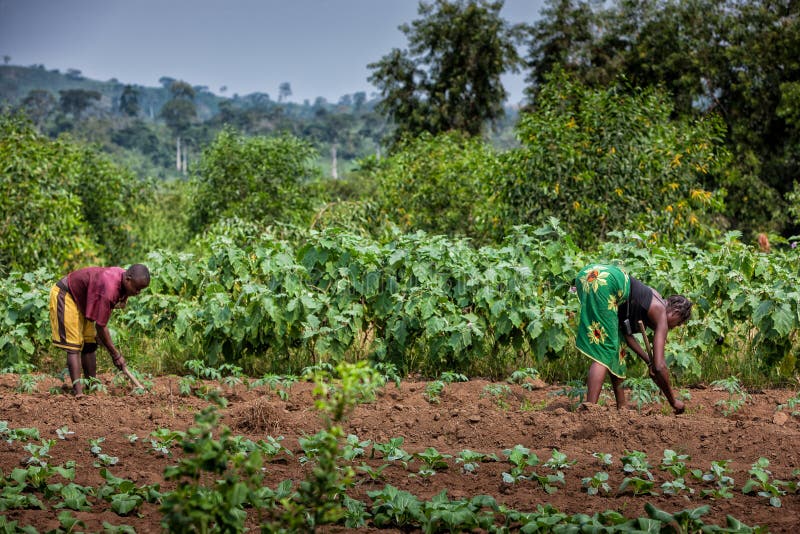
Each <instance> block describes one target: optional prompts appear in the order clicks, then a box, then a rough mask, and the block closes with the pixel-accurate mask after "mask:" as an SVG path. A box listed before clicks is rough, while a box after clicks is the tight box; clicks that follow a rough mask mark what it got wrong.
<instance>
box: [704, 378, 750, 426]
mask: <svg viewBox="0 0 800 534" xmlns="http://www.w3.org/2000/svg"><path fill="white" fill-rule="evenodd" d="M711 386H712V387H714V388H715V389H721V390H724V391H727V392H728V398H727V399H723V400H720V401H717V402H716V404H715V406H719V407H720V410H721V411H722V415H724V416H725V417H728V416H729V415H731V414H733V413H735V412H737V411H739V409H740V408H741V407H742V406H744V403H745V402H747V398H748V396H747V393H746V392H745V391H744V389H742V385H741V384H740V383H739V379H738V378H736V377H735V376H731V377H729V378H723V379H721V380H715V381H713V382H711Z"/></svg>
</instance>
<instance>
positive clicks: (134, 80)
mask: <svg viewBox="0 0 800 534" xmlns="http://www.w3.org/2000/svg"><path fill="white" fill-rule="evenodd" d="M543 4H544V0H506V1H505V4H504V7H503V9H502V11H501V15H502V16H503V18H505V19H506V20H508V21H509V22H511V23H518V22H526V23H531V22H533V21H535V20H536V19H537V18H538V16H539V11H540V9H541V7H542V5H543ZM418 5H419V2H418V1H417V0H280V1H279V0H260V1H259V0H0V56H8V57H9V58H10V61H9V64H11V65H23V66H29V65H39V64H42V65H44V66H45V68H46V69H48V70H52V69H59V70H60V71H61V72H66V71H67V69H77V70H80V71H81V72H82V73H83V75H84V76H85V77H87V78H91V79H96V80H101V81H107V80H110V79H112V78H116V79H117V80H118V81H119V82H121V83H126V84H128V83H129V84H136V85H143V86H159V85H160V84H159V82H158V80H159V79H160V78H161V77H163V76H168V77H170V78H174V79H177V80H183V81H185V82H188V83H189V84H191V85H193V86H206V87H208V89H209V90H210V91H211V92H213V93H215V94H218V95H221V96H233V95H234V94H239V95H240V96H244V95H247V94H250V93H254V92H262V93H267V94H269V95H270V97H271V98H273V99H277V97H278V88H279V86H280V84H281V83H283V82H289V83H290V84H291V89H292V96H291V97H289V98H288V100H290V101H293V102H298V103H302V102H303V101H304V100H306V99H307V100H309V101H310V102H313V101H314V100H315V99H316V98H317V97H323V98H325V99H326V100H327V101H329V102H338V100H339V98H340V97H341V96H342V95H345V94H352V93H355V92H358V91H364V92H366V93H367V95H368V96H372V95H373V94H374V93H375V92H376V88H375V87H374V86H372V85H371V84H370V83H369V81H368V77H369V75H370V69H368V68H367V65H368V64H369V63H372V62H376V61H379V60H380V59H381V58H382V57H383V56H384V55H386V54H388V53H389V52H390V51H391V50H392V49H393V48H401V49H402V48H406V47H407V44H408V43H407V38H406V36H405V34H403V33H402V32H401V31H400V30H399V29H398V26H400V25H401V24H404V23H410V22H412V21H413V20H415V19H416V18H418V14H417V7H418ZM522 52H524V51H522ZM503 84H504V86H505V88H506V90H507V91H508V92H509V94H510V96H509V103H511V104H516V103H519V102H520V101H521V100H522V98H523V93H522V92H523V87H524V82H523V75H522V74H518V75H506V76H505V77H504V78H503ZM223 87H224V88H226V89H225V90H224V91H223V90H222V89H223Z"/></svg>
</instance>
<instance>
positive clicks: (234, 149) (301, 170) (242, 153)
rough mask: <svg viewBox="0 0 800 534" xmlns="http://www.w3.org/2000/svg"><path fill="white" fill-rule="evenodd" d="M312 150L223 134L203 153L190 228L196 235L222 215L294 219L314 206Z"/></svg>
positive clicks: (292, 141) (293, 141)
mask: <svg viewBox="0 0 800 534" xmlns="http://www.w3.org/2000/svg"><path fill="white" fill-rule="evenodd" d="M314 156H315V154H314V150H313V148H312V147H311V146H310V145H309V144H308V143H306V142H304V141H301V140H299V139H297V138H294V137H291V136H285V137H276V138H267V137H249V138H248V137H245V136H243V135H241V134H237V133H236V132H234V131H232V130H224V131H223V132H222V133H220V134H219V135H218V136H217V138H216V139H215V141H214V142H213V143H212V144H211V145H210V146H209V147H208V148H206V149H205V150H204V152H203V156H202V158H201V160H200V163H199V164H198V166H197V170H196V183H197V192H196V194H195V195H194V204H193V206H192V210H191V216H190V219H189V227H190V228H191V229H192V230H193V231H194V232H197V231H199V230H202V229H204V228H205V227H206V226H208V225H209V224H211V223H213V222H215V221H216V220H218V219H220V218H224V217H232V216H238V217H241V218H243V219H245V220H250V221H259V222H267V223H270V222H273V221H281V220H283V221H291V220H292V219H295V218H299V217H298V214H304V213H305V214H307V213H308V211H309V208H310V206H311V198H310V197H309V191H310V190H309V187H308V186H309V182H310V181H311V180H312V178H314V177H315V175H316V173H317V170H316V168H315V167H314V166H313V162H314Z"/></svg>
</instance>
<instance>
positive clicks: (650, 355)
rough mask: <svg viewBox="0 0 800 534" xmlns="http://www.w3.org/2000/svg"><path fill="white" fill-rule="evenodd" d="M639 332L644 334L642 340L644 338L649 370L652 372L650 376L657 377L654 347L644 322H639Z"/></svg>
mask: <svg viewBox="0 0 800 534" xmlns="http://www.w3.org/2000/svg"><path fill="white" fill-rule="evenodd" d="M639 331H640V332H641V333H642V338H644V350H645V352H646V353H647V358H648V359H647V361H646V362H645V363H646V364H647V368H648V369H649V370H650V375H655V369H654V368H653V366H654V365H655V361H653V347H651V346H650V338H649V337H647V330H645V328H644V322H643V321H639Z"/></svg>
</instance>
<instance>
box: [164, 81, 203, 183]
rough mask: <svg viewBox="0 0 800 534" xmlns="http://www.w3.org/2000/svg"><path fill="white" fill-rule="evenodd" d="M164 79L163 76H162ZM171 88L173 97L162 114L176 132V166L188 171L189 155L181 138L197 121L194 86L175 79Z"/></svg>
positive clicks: (165, 105)
mask: <svg viewBox="0 0 800 534" xmlns="http://www.w3.org/2000/svg"><path fill="white" fill-rule="evenodd" d="M162 79H163V78H162ZM169 90H170V92H171V93H172V99H171V100H169V102H167V103H166V104H164V107H162V108H161V116H162V117H163V118H164V120H165V121H166V123H167V127H168V128H169V129H170V130H172V132H173V133H174V134H175V152H176V164H175V165H176V168H177V169H178V170H179V171H183V173H184V174H185V173H186V167H187V155H186V152H185V148H184V152H181V149H182V145H181V138H182V137H183V136H185V135H186V133H187V131H188V130H189V128H190V127H191V126H192V125H193V124H194V123H195V122H196V121H197V107H196V106H195V104H194V95H195V92H194V88H192V86H191V85H189V84H188V83H186V82H183V81H173V82H172V83H171V84H170V86H169Z"/></svg>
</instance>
